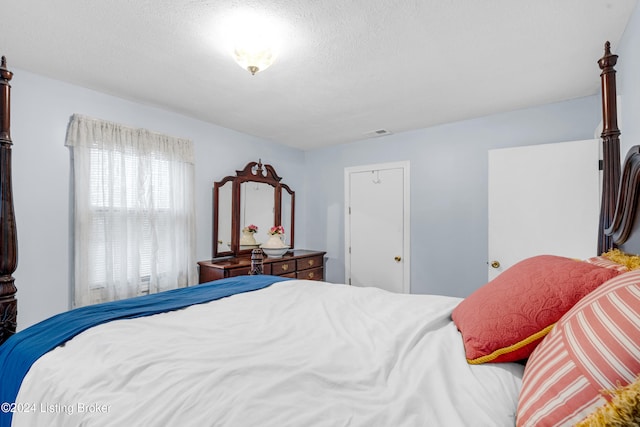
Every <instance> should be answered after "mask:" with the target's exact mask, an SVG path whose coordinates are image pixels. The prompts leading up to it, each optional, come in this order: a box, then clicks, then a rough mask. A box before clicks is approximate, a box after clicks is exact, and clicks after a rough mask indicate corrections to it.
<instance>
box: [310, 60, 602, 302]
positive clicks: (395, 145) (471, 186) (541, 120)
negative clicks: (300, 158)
mask: <svg viewBox="0 0 640 427" xmlns="http://www.w3.org/2000/svg"><path fill="white" fill-rule="evenodd" d="M594 65H595V64H594ZM598 75H599V70H598V68H597V65H595V68H594V79H598ZM599 120H600V103H599V96H592V97H586V98H581V99H577V100H573V101H568V102H563V103H557V104H551V105H545V106H541V107H537V108H529V109H523V110H518V111H512V112H508V113H504V114H495V115H492V116H488V117H483V118H478V119H474V120H468V121H463V122H457V123H452V124H448V125H442V126H435V127H432V128H428V129H422V130H419V131H413V132H406V133H401V134H396V135H390V136H386V137H382V138H377V139H367V140H363V141H359V142H354V143H351V144H345V145H338V146H333V147H330V148H325V149H318V150H313V151H308V152H306V166H307V169H308V171H309V176H310V177H313V178H310V179H308V180H307V181H306V187H305V192H306V193H307V194H309V195H313V197H309V198H308V202H307V204H306V205H305V206H304V208H305V209H306V215H305V218H306V220H307V221H308V223H307V224H306V225H305V229H306V232H307V243H308V246H309V247H313V248H326V250H327V251H328V256H329V260H328V262H327V270H328V274H327V280H329V281H334V282H344V220H343V215H344V210H343V209H344V207H343V205H344V168H345V167H349V166H357V165H366V164H374V163H384V162H393V161H401V160H409V161H410V162H411V177H410V179H411V182H410V185H411V292H412V293H432V294H444V295H453V296H466V295H468V294H469V293H471V292H472V291H473V290H475V289H477V288H478V287H480V286H481V285H483V284H484V283H485V281H486V277H487V264H486V263H487V245H488V243H487V161H488V160H487V153H488V150H490V149H493V148H501V147H507V146H517V145H533V144H543V143H553V142H562V141H572V140H581V139H591V138H593V135H594V131H595V129H596V127H597V125H598V123H599ZM541 173H543V171H541ZM371 232H372V233H376V230H371ZM382 238H383V235H382V234H381V241H382ZM594 251H595V248H594Z"/></svg>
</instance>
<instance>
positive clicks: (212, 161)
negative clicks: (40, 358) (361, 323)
mask: <svg viewBox="0 0 640 427" xmlns="http://www.w3.org/2000/svg"><path fill="white" fill-rule="evenodd" d="M8 59H9V66H10V68H11V69H12V71H14V73H15V76H14V78H13V80H12V112H11V113H12V114H11V122H12V124H11V136H12V139H13V142H14V146H13V189H14V198H15V208H16V218H17V222H18V251H19V253H18V268H17V270H16V273H15V274H14V277H15V278H16V285H17V287H18V300H19V303H18V311H19V313H18V323H19V328H24V327H26V326H29V325H31V324H33V323H35V322H37V321H40V320H42V319H44V318H46V317H48V316H50V315H53V314H56V313H59V312H61V311H64V310H67V309H68V303H69V277H70V272H69V264H70V263H69V259H70V258H69V247H70V244H69V243H70V240H69V239H70V232H69V230H70V224H69V218H70V215H69V212H70V203H71V201H70V199H69V183H70V175H69V150H68V149H67V148H66V147H65V146H64V140H65V135H66V128H67V123H68V122H69V118H70V116H71V115H72V114H74V113H81V114H84V115H87V116H93V117H97V118H102V119H105V120H110V121H115V122H119V123H123V124H127V125H130V126H135V127H142V128H147V129H151V130H154V131H157V132H162V133H166V134H170V135H174V136H179V137H185V138H190V139H191V140H193V142H194V147H195V154H196V223H197V230H198V231H197V233H198V236H197V248H196V255H197V258H198V259H199V260H204V259H208V258H210V257H211V234H212V200H211V198H212V186H213V182H214V181H216V180H219V179H220V178H222V177H224V176H226V175H232V174H234V173H235V170H236V169H240V168H242V167H243V166H244V165H245V164H246V163H248V162H249V161H253V160H258V158H262V161H263V162H264V163H268V164H273V165H274V167H275V168H276V171H277V172H278V174H279V175H281V176H283V177H284V179H285V180H286V182H287V183H288V184H289V185H290V186H291V187H292V188H293V189H296V190H297V189H301V188H303V187H304V179H305V168H304V153H303V152H302V151H300V150H296V149H292V148H288V147H285V146H282V145H279V144H274V143H272V142H269V141H265V140H263V139H260V138H255V137H252V136H249V135H245V134H242V133H238V132H234V131H231V130H229V129H225V128H222V127H219V126H214V125H212V124H208V123H204V122H202V121H198V120H194V119H191V118H188V117H185V116H181V115H179V114H175V113H170V112H167V111H164V110H161V109H157V108H151V107H148V106H145V105H141V104H136V103H133V102H129V101H125V100H122V99H119V98H115V97H112V96H108V95H104V94H101V93H97V92H94V91H90V90H87V89H83V88H79V87H77V86H72V85H69V84H65V83H62V82H59V81H56V80H51V79H47V78H43V77H40V76H38V75H35V74H32V73H29V72H26V71H23V70H20V69H13V68H12V67H11V62H10V61H11V58H8ZM296 196H297V201H298V203H300V205H303V204H304V203H306V198H305V195H304V193H303V192H298V193H297V194H296ZM298 215H299V217H300V218H301V221H304V218H303V214H302V213H299V214H298ZM296 243H297V244H300V245H304V234H303V233H300V234H296Z"/></svg>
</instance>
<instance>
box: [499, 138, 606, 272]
mask: <svg viewBox="0 0 640 427" xmlns="http://www.w3.org/2000/svg"><path fill="white" fill-rule="evenodd" d="M599 157H600V154H599V144H598V140H586V141H572V142H563V143H557V144H544V145H535V146H528V147H514V148H505V149H499V150H490V151H489V202H488V203H489V260H488V266H489V280H491V279H493V278H494V277H496V276H497V275H498V274H499V273H501V272H502V271H504V270H505V269H507V268H509V267H510V266H512V265H513V264H515V263H517V262H518V261H520V260H522V259H525V258H528V257H531V256H535V255H541V254H551V255H560V256H567V257H571V258H580V259H584V258H588V257H591V256H594V255H596V250H597V242H598V221H599V208H600V171H599V167H598V164H599Z"/></svg>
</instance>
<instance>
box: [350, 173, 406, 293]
mask: <svg viewBox="0 0 640 427" xmlns="http://www.w3.org/2000/svg"><path fill="white" fill-rule="evenodd" d="M345 179H346V181H347V184H346V188H345V190H346V199H347V200H346V203H345V206H347V210H348V211H347V213H346V218H345V231H346V252H347V256H346V261H347V266H346V267H347V268H346V281H347V283H349V284H351V285H354V286H375V287H379V288H382V289H386V290H389V291H392V292H400V293H402V292H405V293H408V292H409V249H408V244H409V242H408V239H409V238H408V227H409V221H408V219H407V218H408V191H407V190H408V182H407V181H408V163H407V164H406V165H405V164H402V165H395V164H388V165H372V166H369V167H362V168H349V169H347V170H346V171H345Z"/></svg>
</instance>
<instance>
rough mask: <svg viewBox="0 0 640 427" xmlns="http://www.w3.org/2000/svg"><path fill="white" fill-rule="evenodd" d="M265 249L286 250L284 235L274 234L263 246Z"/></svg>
mask: <svg viewBox="0 0 640 427" xmlns="http://www.w3.org/2000/svg"><path fill="white" fill-rule="evenodd" d="M262 247H263V248H274V249H277V248H286V247H287V245H285V244H284V234H272V235H271V236H270V237H269V240H267V241H266V242H265V243H263V244H262Z"/></svg>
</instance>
